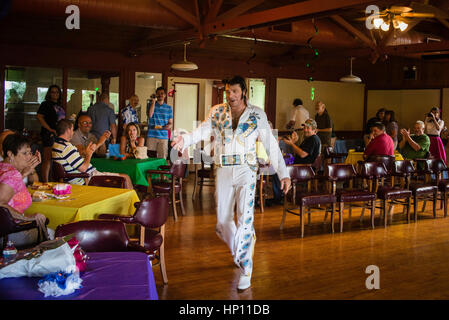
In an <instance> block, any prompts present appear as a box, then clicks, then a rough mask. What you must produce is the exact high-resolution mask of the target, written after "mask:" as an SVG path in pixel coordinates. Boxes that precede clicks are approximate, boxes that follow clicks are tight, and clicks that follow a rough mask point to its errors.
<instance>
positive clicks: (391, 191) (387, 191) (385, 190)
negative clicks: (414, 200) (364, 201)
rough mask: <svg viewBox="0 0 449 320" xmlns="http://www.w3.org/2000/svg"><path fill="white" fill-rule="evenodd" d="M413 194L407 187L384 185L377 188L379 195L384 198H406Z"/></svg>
mask: <svg viewBox="0 0 449 320" xmlns="http://www.w3.org/2000/svg"><path fill="white" fill-rule="evenodd" d="M411 196H412V192H411V191H410V190H407V189H400V188H395V187H390V186H384V187H380V188H379V189H378V190H377V197H378V198H379V199H382V200H394V199H404V198H409V197H411Z"/></svg>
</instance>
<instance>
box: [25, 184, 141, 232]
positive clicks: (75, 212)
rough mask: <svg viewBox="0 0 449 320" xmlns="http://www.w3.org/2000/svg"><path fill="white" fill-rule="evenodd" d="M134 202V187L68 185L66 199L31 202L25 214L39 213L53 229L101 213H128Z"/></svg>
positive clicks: (132, 210) (131, 211) (130, 213)
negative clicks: (68, 193) (48, 221)
mask: <svg viewBox="0 0 449 320" xmlns="http://www.w3.org/2000/svg"><path fill="white" fill-rule="evenodd" d="M28 191H29V192H30V193H31V194H32V193H33V192H34V190H31V189H29V190H28ZM49 192H51V191H49ZM138 201H139V197H138V196H137V194H136V192H135V191H134V190H129V189H118V188H103V187H90V186H78V185H72V193H71V194H70V197H69V198H68V199H64V200H56V199H49V200H44V201H41V202H33V203H32V204H31V206H30V207H29V208H28V209H27V210H26V211H25V214H33V213H42V214H43V215H45V216H46V217H47V218H48V219H49V220H50V223H49V225H48V226H49V227H50V228H52V229H56V227H57V226H58V225H60V224H64V223H69V222H75V221H80V220H93V219H96V218H97V215H98V214H101V213H112V214H119V215H124V216H127V215H132V214H134V211H135V208H134V203H136V202H138Z"/></svg>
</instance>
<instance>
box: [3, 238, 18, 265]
mask: <svg viewBox="0 0 449 320" xmlns="http://www.w3.org/2000/svg"><path fill="white" fill-rule="evenodd" d="M16 255H17V249H16V247H14V243H13V242H12V241H8V243H7V244H6V247H5V248H4V249H3V259H5V261H10V260H14V258H15V257H16Z"/></svg>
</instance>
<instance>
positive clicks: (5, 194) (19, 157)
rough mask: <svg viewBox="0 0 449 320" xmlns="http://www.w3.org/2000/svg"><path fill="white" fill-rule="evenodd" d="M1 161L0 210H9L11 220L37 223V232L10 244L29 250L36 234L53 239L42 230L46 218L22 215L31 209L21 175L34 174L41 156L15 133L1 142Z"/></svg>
mask: <svg viewBox="0 0 449 320" xmlns="http://www.w3.org/2000/svg"><path fill="white" fill-rule="evenodd" d="M2 147H3V156H4V159H3V161H2V162H0V206H2V207H5V208H8V210H9V212H10V213H11V215H12V216H13V218H14V219H17V220H23V221H33V220H35V221H36V222H37V225H38V227H39V230H37V229H32V230H27V231H22V232H17V233H12V234H10V235H9V237H8V238H9V240H11V241H12V242H14V244H15V245H16V246H17V247H23V246H28V245H31V244H34V243H36V242H37V240H38V238H39V233H41V235H42V237H40V238H41V239H44V240H45V239H49V238H50V239H52V238H53V237H54V231H53V230H51V229H47V227H46V226H45V220H46V218H45V216H44V215H43V214H40V213H35V214H33V215H24V212H25V210H26V209H27V208H28V207H29V206H30V205H31V202H32V200H31V195H30V193H29V192H28V189H27V188H26V186H25V184H24V182H23V180H22V175H28V174H29V173H32V172H34V168H36V166H37V165H38V164H39V163H40V162H41V157H40V154H39V153H38V152H37V153H36V154H34V155H33V154H32V153H31V148H30V144H29V142H28V140H27V139H26V138H25V137H23V136H22V135H20V134H18V133H15V134H10V135H8V136H7V137H6V138H5V139H4V141H3V146H2Z"/></svg>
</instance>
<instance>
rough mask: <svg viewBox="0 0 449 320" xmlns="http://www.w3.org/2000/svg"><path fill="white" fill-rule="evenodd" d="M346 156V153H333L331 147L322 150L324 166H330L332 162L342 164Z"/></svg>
mask: <svg viewBox="0 0 449 320" xmlns="http://www.w3.org/2000/svg"><path fill="white" fill-rule="evenodd" d="M347 156H348V154H347V153H337V152H334V150H333V148H332V147H329V146H327V147H324V148H323V157H324V163H325V164H331V163H333V162H334V160H336V161H337V163H341V162H343V159H344V158H346V157H347Z"/></svg>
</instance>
